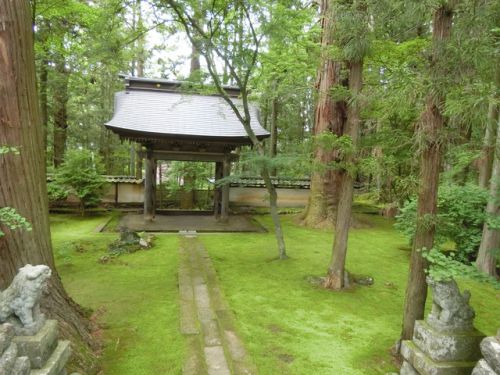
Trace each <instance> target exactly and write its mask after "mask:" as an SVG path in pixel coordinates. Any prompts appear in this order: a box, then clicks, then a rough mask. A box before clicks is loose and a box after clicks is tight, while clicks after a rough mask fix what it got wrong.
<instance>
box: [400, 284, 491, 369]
mask: <svg viewBox="0 0 500 375" xmlns="http://www.w3.org/2000/svg"><path fill="white" fill-rule="evenodd" d="M427 282H428V283H429V285H430V286H431V287H432V291H433V306H432V311H431V313H430V314H429V316H428V317H427V320H426V321H423V320H419V321H416V322H415V328H414V331H413V339H412V340H406V341H403V342H402V344H401V355H402V356H403V359H404V362H403V366H402V367H401V372H400V374H401V375H470V374H471V373H472V370H473V369H474V366H476V364H477V361H478V360H479V359H480V358H481V350H480V349H479V346H480V343H481V341H482V340H483V338H484V335H483V334H482V333H481V332H479V331H478V330H476V329H475V328H474V326H473V319H474V310H473V309H472V308H471V307H470V306H469V298H470V294H469V293H468V292H467V291H465V292H464V293H463V294H462V293H460V291H459V289H458V286H457V284H456V283H455V281H453V280H451V281H445V282H437V281H433V280H432V279H428V280H427Z"/></svg>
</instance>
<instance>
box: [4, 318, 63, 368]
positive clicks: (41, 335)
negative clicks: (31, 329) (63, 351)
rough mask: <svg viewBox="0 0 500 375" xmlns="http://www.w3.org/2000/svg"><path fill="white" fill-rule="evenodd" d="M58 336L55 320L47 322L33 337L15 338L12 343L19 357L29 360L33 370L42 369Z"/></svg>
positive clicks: (55, 344)
mask: <svg viewBox="0 0 500 375" xmlns="http://www.w3.org/2000/svg"><path fill="white" fill-rule="evenodd" d="M58 335H59V329H58V323H57V321H56V320H47V321H46V322H45V324H44V325H43V327H42V329H40V331H39V332H38V333H37V334H36V335H35V336H16V337H14V339H13V341H14V342H15V343H16V344H17V348H18V351H19V356H26V357H28V358H29V359H30V362H31V367H32V368H33V369H37V368H42V367H43V366H44V364H45V362H46V361H47V359H48V358H49V357H50V356H51V354H52V352H53V351H54V349H55V347H56V346H57V337H58Z"/></svg>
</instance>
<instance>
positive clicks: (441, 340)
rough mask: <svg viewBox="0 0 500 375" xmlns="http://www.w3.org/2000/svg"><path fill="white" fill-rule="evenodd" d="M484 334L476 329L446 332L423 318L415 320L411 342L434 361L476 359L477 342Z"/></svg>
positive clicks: (477, 357)
mask: <svg viewBox="0 0 500 375" xmlns="http://www.w3.org/2000/svg"><path fill="white" fill-rule="evenodd" d="M483 338H484V335H483V334H482V333H481V332H479V331H477V330H471V331H469V332H460V333H446V332H442V331H438V330H436V329H434V328H433V327H431V326H430V325H429V324H427V323H426V322H424V321H423V320H418V321H416V322H415V330H414V333H413V342H414V343H415V344H416V345H417V346H418V347H419V348H420V349H421V350H422V351H423V352H424V353H425V354H427V355H428V356H429V357H430V358H431V359H432V360H434V361H441V362H447V361H477V360H478V359H480V358H481V351H480V350H479V344H480V343H481V340H482V339H483Z"/></svg>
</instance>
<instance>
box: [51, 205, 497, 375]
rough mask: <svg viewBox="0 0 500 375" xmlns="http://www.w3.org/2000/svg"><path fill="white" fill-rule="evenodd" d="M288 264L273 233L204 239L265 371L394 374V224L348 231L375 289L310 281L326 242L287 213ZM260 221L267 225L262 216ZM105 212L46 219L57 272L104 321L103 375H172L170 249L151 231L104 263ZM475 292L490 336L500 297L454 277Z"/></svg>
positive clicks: (174, 317) (357, 265)
mask: <svg viewBox="0 0 500 375" xmlns="http://www.w3.org/2000/svg"><path fill="white" fill-rule="evenodd" d="M282 218H283V224H284V230H285V234H286V242H287V247H288V253H289V255H290V257H291V258H290V259H289V260H286V261H277V260H275V258H276V245H275V240H274V236H273V233H272V232H269V233H254V234H202V235H200V240H201V241H202V242H203V243H204V244H205V246H206V248H207V250H208V252H209V253H210V255H211V258H212V260H213V263H214V266H215V268H216V270H217V273H218V276H219V280H220V284H221V288H222V289H223V291H224V293H225V295H226V298H227V300H228V303H229V305H230V306H231V308H232V310H233V311H234V314H235V316H236V319H237V328H238V330H239V333H240V336H241V338H242V339H243V340H244V341H245V343H246V346H247V348H248V350H249V351H250V353H251V355H252V357H253V360H254V361H255V362H256V364H257V366H258V368H259V370H260V373H261V374H263V375H266V374H267V375H274V374H304V375H306V374H318V375H319V374H332V375H337V374H338V375H350V374H356V375H357V374H359V375H361V374H384V373H385V372H387V371H389V370H395V367H394V365H393V364H392V359H391V355H390V347H391V346H392V345H393V344H394V342H395V340H396V339H397V337H398V335H399V332H400V326H401V318H402V307H403V299H404V291H405V287H406V278H407V271H408V260H409V249H408V247H407V242H406V240H405V239H404V238H403V237H402V236H401V235H399V234H398V233H397V232H395V230H394V229H393V228H392V222H391V221H389V220H386V219H384V218H382V217H379V216H376V215H368V214H362V215H360V216H359V217H358V219H359V221H360V222H364V223H366V224H367V225H364V226H361V228H360V229H353V230H352V231H351V235H350V239H349V252H348V261H347V266H348V269H349V270H350V271H351V272H352V273H354V274H363V275H370V276H372V277H373V278H374V280H375V283H374V285H372V286H358V287H356V288H354V289H352V290H350V291H345V292H332V291H327V290H323V289H321V288H319V287H317V286H315V285H314V284H313V283H311V282H310V279H311V276H312V277H314V276H321V275H323V274H324V273H325V271H326V267H327V264H328V261H329V258H330V252H331V245H332V235H331V232H330V231H326V230H310V229H304V228H301V227H299V226H297V225H295V224H294V223H293V218H292V217H291V216H283V217H282ZM257 219H258V220H259V221H260V222H261V223H262V224H263V225H264V226H266V227H267V228H269V229H271V221H270V219H269V217H267V216H258V217H257ZM103 220H105V217H102V216H101V217H96V218H86V219H82V218H75V217H69V216H61V215H58V216H53V217H52V233H53V239H54V244H55V253H56V258H57V261H58V265H59V272H60V273H61V275H62V278H63V282H64V284H65V286H66V287H67V289H68V291H69V293H70V294H71V295H72V296H73V297H74V298H75V300H77V301H78V302H79V303H80V304H82V305H84V306H87V307H90V308H92V309H94V310H95V311H98V312H99V315H100V317H99V320H100V321H101V322H103V323H104V324H105V325H104V329H103V332H102V334H103V338H104V343H105V347H104V351H103V368H104V370H105V372H104V373H105V374H123V375H126V374H134V375H135V374H179V373H180V369H181V366H182V360H183V353H184V342H183V338H182V337H181V336H180V335H179V333H178V302H177V281H176V272H177V262H178V259H177V245H178V239H177V237H176V236H175V235H159V236H158V238H157V240H156V247H155V248H153V249H152V250H148V251H141V252H137V253H134V254H128V255H124V256H122V257H119V258H117V259H116V260H114V261H112V262H111V263H108V264H100V263H98V262H97V259H98V258H99V257H100V256H101V255H103V254H104V252H105V249H106V244H107V243H109V242H110V241H112V240H113V239H115V238H116V234H112V233H105V234H104V233H94V232H93V230H94V228H95V227H97V226H98V225H99V224H100V223H102V221H103ZM461 286H464V287H466V288H468V289H470V290H471V291H472V305H473V307H474V308H475V309H476V314H477V319H476V326H477V328H479V329H480V330H482V331H483V332H484V333H486V334H488V335H491V334H493V333H495V332H496V329H497V328H498V327H499V326H500V316H499V314H498V311H499V310H500V291H498V290H494V289H492V288H491V287H490V286H487V285H481V284H477V283H473V282H464V281H461Z"/></svg>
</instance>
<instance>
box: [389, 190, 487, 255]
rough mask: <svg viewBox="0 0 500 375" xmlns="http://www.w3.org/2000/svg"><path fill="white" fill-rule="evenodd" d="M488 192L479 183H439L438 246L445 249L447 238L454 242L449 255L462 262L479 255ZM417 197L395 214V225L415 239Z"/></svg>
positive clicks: (436, 220)
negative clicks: (452, 249)
mask: <svg viewBox="0 0 500 375" xmlns="http://www.w3.org/2000/svg"><path fill="white" fill-rule="evenodd" d="M487 200H488V192H487V191H486V190H484V189H482V188H480V187H479V186H477V185H473V184H467V185H464V186H460V185H455V184H445V185H441V186H440V187H439V195H438V214H437V216H436V217H435V218H428V219H427V220H429V223H430V221H431V220H435V224H436V237H435V247H436V248H438V249H442V247H443V245H444V244H445V243H446V242H448V241H453V242H454V243H455V250H454V252H451V253H450V254H449V255H450V256H451V257H452V258H453V259H455V260H458V261H460V262H463V263H470V262H471V261H473V260H474V259H475V258H476V254H477V251H478V249H479V245H480V243H481V235H482V230H483V224H484V221H485V220H486V214H485V207H486V203H487ZM416 212H417V199H416V197H414V198H412V199H410V200H409V201H407V202H406V204H405V205H404V206H403V208H402V209H401V213H400V214H399V215H398V216H397V217H396V224H395V227H396V229H398V230H399V231H401V232H402V233H403V234H405V235H406V236H407V238H408V240H409V241H410V243H412V242H413V238H414V236H415V228H416V216H417V215H416Z"/></svg>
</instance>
